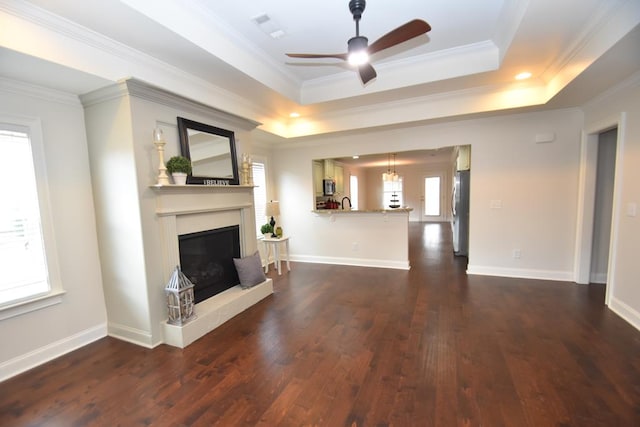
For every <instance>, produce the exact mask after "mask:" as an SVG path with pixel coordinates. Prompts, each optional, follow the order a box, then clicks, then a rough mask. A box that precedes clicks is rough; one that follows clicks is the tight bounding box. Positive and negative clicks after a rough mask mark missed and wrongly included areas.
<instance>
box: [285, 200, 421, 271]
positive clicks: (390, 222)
mask: <svg viewBox="0 0 640 427" xmlns="http://www.w3.org/2000/svg"><path fill="white" fill-rule="evenodd" d="M412 210H413V209H412V208H408V207H404V208H396V209H365V210H349V209H344V210H343V209H317V210H312V211H311V214H312V221H311V227H313V229H314V234H315V235H320V236H322V238H321V239H319V240H317V241H313V242H309V245H310V246H311V245H312V246H313V249H312V250H313V253H314V255H308V256H306V255H305V254H304V253H299V254H297V256H296V259H297V260H299V261H303V262H317V263H325V264H341V265H357V266H366V267H380V268H395V269H402V270H408V269H409V268H410V265H409V212H411V211H412ZM303 246H306V245H303ZM310 250H311V248H310Z"/></svg>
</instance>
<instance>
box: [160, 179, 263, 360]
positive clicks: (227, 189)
mask: <svg viewBox="0 0 640 427" xmlns="http://www.w3.org/2000/svg"><path fill="white" fill-rule="evenodd" d="M152 188H153V189H154V191H155V193H156V215H157V219H158V225H159V230H160V233H161V237H162V239H161V241H162V249H163V255H162V258H163V260H162V265H163V274H164V276H165V280H168V278H169V276H170V274H171V271H172V270H173V268H174V267H175V266H176V265H177V264H178V263H179V262H180V245H179V241H180V236H187V235H193V234H194V233H201V232H207V231H210V230H220V229H228V228H235V227H237V229H238V235H239V249H240V255H241V256H245V255H247V254H249V253H252V252H253V251H255V249H256V245H257V242H256V236H255V232H252V227H253V224H254V223H255V221H254V211H253V187H252V186H243V185H227V186H204V185H183V186H179V185H178V186H176V185H171V186H152ZM231 262H232V263H233V261H231ZM272 293H273V282H272V280H271V279H269V278H267V279H266V280H265V281H264V282H263V283H261V284H258V285H257V286H254V287H253V288H251V289H246V290H245V289H241V288H240V286H239V285H236V286H233V287H231V288H229V289H227V290H225V291H223V292H220V293H217V294H215V295H214V296H212V297H210V298H208V299H205V300H203V301H201V302H198V303H197V304H196V306H195V311H196V316H197V317H196V319H194V320H193V321H191V322H188V323H186V324H185V325H183V326H176V325H171V324H168V323H167V322H166V321H164V322H163V324H162V328H163V335H164V342H165V343H166V344H169V345H173V346H176V347H186V346H187V345H189V344H190V343H191V342H193V341H195V340H196V339H198V338H200V337H201V336H203V335H204V334H206V333H207V332H209V331H211V330H213V329H214V328H216V327H217V326H219V325H220V324H222V323H224V322H225V321H227V320H229V319H230V318H232V317H233V316H235V315H237V314H238V313H240V312H242V311H244V310H246V309H247V308H249V307H250V306H252V305H253V304H256V303H257V302H259V301H260V300H262V299H263V298H265V297H267V296H269V295H270V294H272Z"/></svg>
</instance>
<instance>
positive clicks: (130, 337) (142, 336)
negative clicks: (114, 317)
mask: <svg viewBox="0 0 640 427" xmlns="http://www.w3.org/2000/svg"><path fill="white" fill-rule="evenodd" d="M108 334H109V336H110V337H113V338H117V339H119V340H122V341H126V342H130V343H131V344H136V345H139V346H142V347H146V348H154V347H155V346H157V345H158V344H160V343H159V342H158V343H154V342H153V338H152V336H151V334H150V333H149V332H148V331H143V330H141V329H135V328H131V327H129V326H125V325H121V324H118V323H112V322H109V325H108Z"/></svg>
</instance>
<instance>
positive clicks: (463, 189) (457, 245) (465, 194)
mask: <svg viewBox="0 0 640 427" xmlns="http://www.w3.org/2000/svg"><path fill="white" fill-rule="evenodd" d="M470 181H471V172H470V171H468V170H466V171H458V172H456V175H455V179H454V183H453V195H452V198H451V200H452V203H451V212H452V218H453V219H452V222H451V228H452V230H453V253H454V254H455V255H459V256H469V185H470Z"/></svg>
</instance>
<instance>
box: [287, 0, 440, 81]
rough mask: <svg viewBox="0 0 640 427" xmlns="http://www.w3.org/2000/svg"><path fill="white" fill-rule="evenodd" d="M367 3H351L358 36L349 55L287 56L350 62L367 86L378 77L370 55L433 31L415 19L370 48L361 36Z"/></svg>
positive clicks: (359, 0) (351, 42)
mask: <svg viewBox="0 0 640 427" xmlns="http://www.w3.org/2000/svg"><path fill="white" fill-rule="evenodd" d="M366 3H367V2H366V1H365V0H351V1H349V10H350V11H351V14H352V15H353V20H354V21H356V35H355V37H352V38H350V39H349V41H348V42H347V53H335V54H315V53H287V54H286V55H287V56H289V57H291V58H337V59H342V60H344V61H348V62H349V63H350V64H351V65H354V66H356V67H358V73H359V74H360V79H361V80H362V84H367V83H368V82H369V81H371V80H372V79H374V78H376V76H377V73H376V70H375V69H374V68H373V66H372V65H371V64H370V63H369V56H370V55H373V54H374V53H376V52H380V51H381V50H383V49H387V48H390V47H392V46H395V45H397V44H400V43H404V42H406V41H407V40H411V39H412V38H414V37H418V36H419V35H422V34H425V33H427V32H429V31H431V26H430V25H429V24H427V23H426V22H425V21H423V20H421V19H414V20H412V21H409V22H407V23H406V24H404V25H401V26H399V27H398V28H396V29H395V30H392V31H390V32H388V33H387V34H385V35H384V36H382V37H380V38H379V39H378V40H376V41H375V42H373V43H371V45H370V46H369V45H368V43H369V39H367V38H366V37H364V36H361V35H360V18H362V12H364V8H365V5H366Z"/></svg>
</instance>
